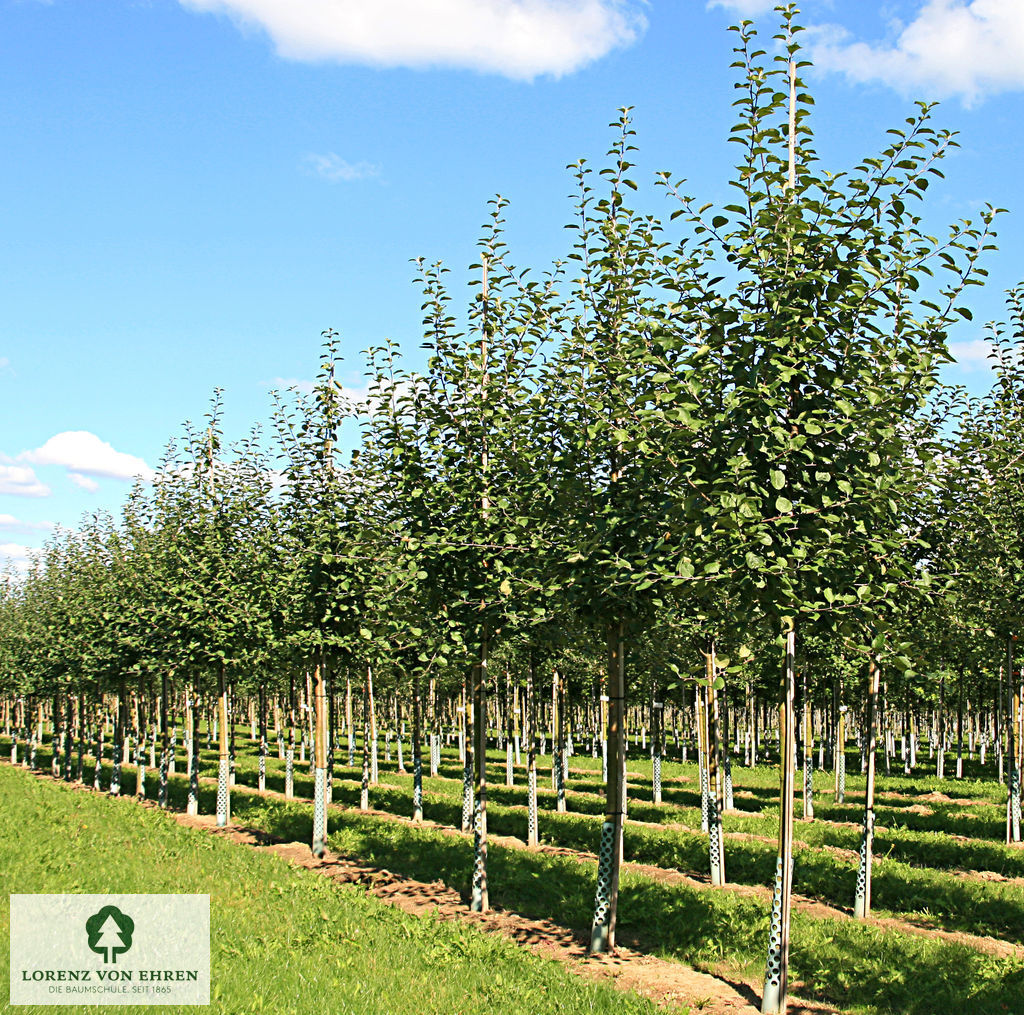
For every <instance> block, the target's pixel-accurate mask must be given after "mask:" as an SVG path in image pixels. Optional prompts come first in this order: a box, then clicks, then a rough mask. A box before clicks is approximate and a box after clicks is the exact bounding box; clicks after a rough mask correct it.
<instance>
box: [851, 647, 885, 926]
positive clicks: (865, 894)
mask: <svg viewBox="0 0 1024 1015" xmlns="http://www.w3.org/2000/svg"><path fill="white" fill-rule="evenodd" d="M878 677H879V674H878V662H877V660H876V659H875V656H874V654H872V655H871V656H870V657H869V658H868V700H867V723H866V729H865V732H864V736H865V738H866V742H867V761H868V767H867V787H866V790H865V794H864V828H863V831H862V833H861V842H860V869H859V871H858V872H857V894H856V896H855V898H854V901H853V915H854V916H855V917H856V918H857V919H859V920H863V919H865V918H866V917H867V916H868V914H869V913H870V912H871V862H872V856H871V847H872V844H873V842H874V837H875V739H876V738H875V726H876V715H877V711H878Z"/></svg>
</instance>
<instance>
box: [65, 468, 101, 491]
mask: <svg viewBox="0 0 1024 1015" xmlns="http://www.w3.org/2000/svg"><path fill="white" fill-rule="evenodd" d="M68 479H70V480H71V482H72V483H74V484H75V486H77V487H79V488H80V489H82V490H86V491H87V492H89V493H95V492H96V491H97V490H98V489H99V488H100V484H99V483H97V482H96V480H95V479H93V478H92V477H91V476H83V475H82V474H81V473H80V472H69V473H68Z"/></svg>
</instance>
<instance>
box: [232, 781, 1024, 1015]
mask: <svg viewBox="0 0 1024 1015" xmlns="http://www.w3.org/2000/svg"><path fill="white" fill-rule="evenodd" d="M235 817H236V819H237V820H238V822H239V823H242V824H246V825H250V826H252V827H254V828H259V829H261V830H263V831H267V832H269V833H271V834H273V835H277V836H281V837H282V838H285V839H295V840H299V841H308V839H309V837H310V835H311V832H312V815H311V812H310V807H309V806H308V804H304V803H300V802H293V801H282V800H277V799H271V798H260V797H255V796H251V795H247V796H241V795H240V796H239V797H238V799H237V807H236V810H235ZM329 824H330V843H331V848H332V849H334V850H338V851H340V852H342V853H344V854H346V855H349V856H351V857H353V858H359V859H361V860H363V861H364V862H367V863H371V864H375V865H378V866H381V867H384V868H387V869H388V870H392V871H395V872H398V873H402V874H405V875H407V876H409V877H414V878H417V879H419V880H425V881H433V880H436V879H441V880H442V881H444V883H445V884H448V885H451V886H452V887H454V888H455V889H457V890H459V891H460V892H462V893H463V895H464V896H467V895H468V890H469V875H470V871H471V868H472V843H471V840H470V838H469V837H461V836H453V835H447V834H445V833H444V832H442V831H440V830H438V829H433V828H428V827H416V826H413V825H409V824H405V823H399V822H394V821H389V820H387V819H381V818H374V817H372V816H364V815H360V814H357V813H352V812H332V814H331V817H330V823H329ZM596 838H597V830H596V829H595V831H594V839H595V841H594V843H593V844H592V845H596ZM488 877H489V884H490V890H491V899H492V902H494V903H496V904H498V905H501V906H504V907H506V908H511V909H515V910H516V911H518V912H521V913H523V914H524V915H527V916H532V917H536V918H545V919H552V920H556V921H558V922H559V923H562V924H564V925H568V926H570V927H575V928H583V927H586V926H587V925H588V924H589V920H590V916H591V911H592V910H591V907H592V904H593V894H594V884H595V881H596V865H595V864H594V863H593V862H591V861H587V860H582V861H581V860H579V859H577V858H574V857H567V856H552V855H550V854H544V853H537V852H532V851H527V850H521V849H505V848H502V847H501V846H498V845H494V844H492V846H491V847H490V850H489V862H488ZM621 885H622V891H621V896H620V902H619V928H620V933H621V935H622V936H623V939H624V940H626V941H628V940H631V939H636V940H637V942H638V943H639V944H640V945H641V946H643V947H645V948H646V949H649V950H650V951H652V952H654V953H655V954H659V955H662V956H664V957H666V958H673V959H677V960H680V961H683V962H686V963H688V964H690V965H694V966H696V967H698V968H702V969H706V970H708V971H710V972H715V973H718V974H720V975H723V976H725V977H726V978H734V977H737V976H738V977H740V978H742V979H745V980H747V981H748V982H752V983H758V982H759V978H760V976H761V975H762V974H763V965H764V950H765V946H766V941H767V936H768V908H767V905H766V904H764V903H761V902H760V901H758V900H756V899H750V898H746V897H741V896H737V895H735V894H733V893H730V892H728V891H707V890H700V889H695V888H690V887H688V886H685V885H668V884H665V883H663V882H660V881H657V880H655V879H652V878H648V877H645V876H643V875H639V874H635V873H630V872H626V873H624V874H623V877H622V882H621ZM790 969H791V978H792V984H793V989H794V991H796V992H797V993H800V994H802V995H804V996H807V995H810V996H815V997H818V998H820V999H822V1000H825V1001H829V1002H831V1003H833V1004H836V1005H838V1006H841V1007H846V1008H853V1009H856V1010H857V1011H861V1012H870V1013H907V1015H936V1013H937V1012H946V1011H948V1012H957V1013H960V1012H962V1013H965V1015H989V1013H994V1012H1024V993H1022V989H1024V963H1021V962H1017V961H1014V960H1009V959H995V958H991V957H989V956H986V955H982V954H981V953H979V952H977V951H976V950H974V949H972V948H969V947H966V946H961V945H957V944H950V943H947V942H944V941H940V940H936V939H932V938H926V937H922V936H920V935H915V934H909V933H900V932H898V931H893V930H889V929H887V930H885V931H883V930H881V929H880V928H878V927H876V926H870V925H865V924H861V923H859V922H857V921H854V920H845V919H844V920H822V919H812V918H807V917H804V916H802V915H801V914H799V913H795V914H794V917H793V929H792V946H791V967H790Z"/></svg>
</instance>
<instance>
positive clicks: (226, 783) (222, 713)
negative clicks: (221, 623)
mask: <svg viewBox="0 0 1024 1015" xmlns="http://www.w3.org/2000/svg"><path fill="white" fill-rule="evenodd" d="M218 691H219V694H218V696H217V722H218V724H219V727H220V728H219V734H220V736H219V744H218V746H219V763H218V765H217V827H218V828H223V827H224V826H225V825H226V824H227V823H228V822H229V821H230V820H231V784H230V780H231V756H230V752H229V747H228V682H227V675H226V674H225V672H224V666H223V665H221V668H220V686H219V687H218Z"/></svg>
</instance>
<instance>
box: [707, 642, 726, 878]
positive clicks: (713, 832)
mask: <svg viewBox="0 0 1024 1015" xmlns="http://www.w3.org/2000/svg"><path fill="white" fill-rule="evenodd" d="M705 666H706V673H707V698H708V707H707V709H706V715H707V735H706V737H705V742H706V744H707V773H708V851H709V853H710V859H711V884H712V885H724V884H725V836H724V835H723V834H722V811H723V810H724V808H725V800H724V786H723V784H722V766H721V746H722V745H721V729H720V727H719V724H718V692H717V689H716V688H715V679H716V677H717V673H716V669H717V667H716V664H715V639H714V638H708V644H707V651H706V653H705Z"/></svg>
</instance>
